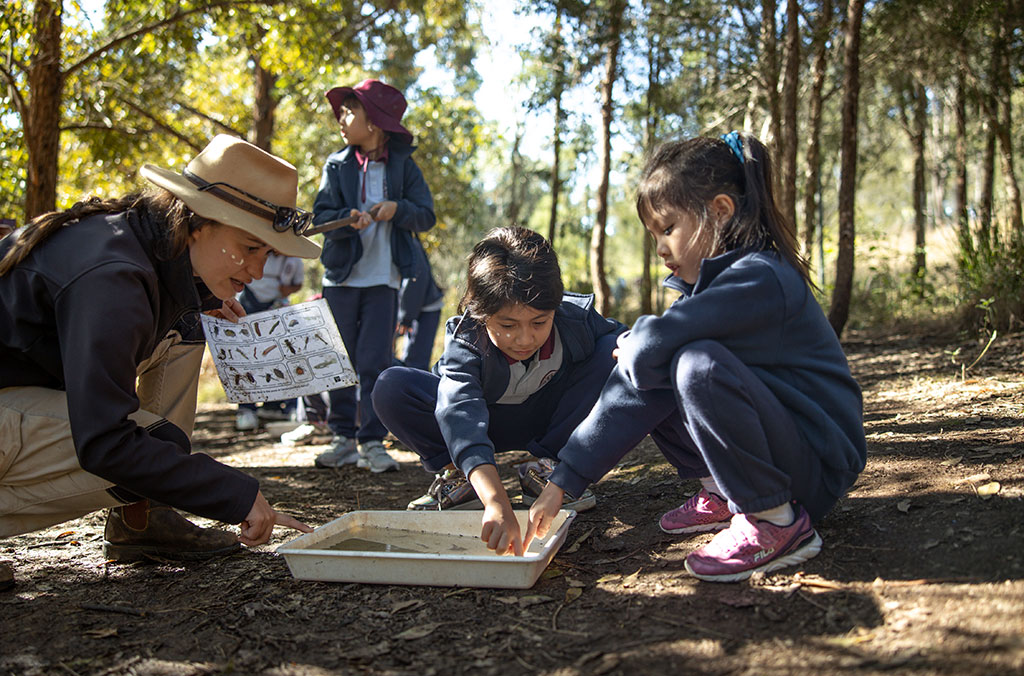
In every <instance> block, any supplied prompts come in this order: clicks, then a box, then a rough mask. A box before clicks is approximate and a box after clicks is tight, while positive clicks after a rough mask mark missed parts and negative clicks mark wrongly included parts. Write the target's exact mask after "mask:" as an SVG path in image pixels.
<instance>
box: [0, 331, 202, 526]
mask: <svg viewBox="0 0 1024 676" xmlns="http://www.w3.org/2000/svg"><path fill="white" fill-rule="evenodd" d="M202 359H203V343H192V342H187V343H186V342H182V340H181V336H180V335H179V334H178V333H177V332H176V331H172V332H171V333H170V334H168V335H167V337H166V338H164V340H162V341H161V342H160V344H158V345H157V347H156V349H155V350H154V351H153V354H152V356H150V358H149V359H148V360H146V361H145V362H143V363H142V364H140V365H139V368H138V383H137V385H136V393H137V394H138V397H139V402H140V406H141V409H140V410H138V411H136V412H135V413H134V414H132V415H131V416H130V418H131V419H132V420H134V421H135V422H136V423H137V424H139V425H140V426H142V427H150V426H153V425H156V424H159V423H161V422H162V421H163V420H169V421H170V422H172V423H174V424H175V425H177V426H178V427H180V428H181V429H182V430H184V432H185V433H186V434H188V435H189V436H191V434H192V426H193V425H194V423H195V415H196V392H197V390H198V387H199V367H200V364H201V362H202ZM112 485H113V484H111V483H110V482H109V481H106V480H104V479H101V478H100V477H98V476H96V475H94V474H89V473H88V472H86V471H85V470H84V469H82V467H81V466H80V465H79V464H78V456H77V454H76V453H75V445H74V442H73V441H72V439H71V424H70V423H69V422H68V403H67V395H66V394H65V393H64V392H62V391H60V390H51V389H47V388H43V387H7V388H3V389H0V537H8V536H11V535H17V534H19V533H27V532H30V531H34V530H39V529H40V528H46V527H47V526H52V525H53V524H57V523H61V522H63V521H68V520H71V519H76V518H78V517H80V516H82V515H84V514H88V513H89V512H93V511H96V510H98V509H103V508H104V507H113V506H115V505H118V504H121V501H119V500H118V499H117V498H115V497H114V496H113V495H111V494H110V493H109V492H107V489H108V488H110V487H111V486H112Z"/></svg>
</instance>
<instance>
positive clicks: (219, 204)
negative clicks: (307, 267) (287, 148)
mask: <svg viewBox="0 0 1024 676" xmlns="http://www.w3.org/2000/svg"><path fill="white" fill-rule="evenodd" d="M139 173H140V174H142V177H143V178H145V179H146V180H148V181H150V182H152V183H155V184H156V185H158V186H160V187H161V188H164V189H165V190H169V191H170V192H172V193H173V194H174V195H175V196H176V197H177V198H178V199H180V200H181V201H182V202H184V203H185V204H186V205H187V206H188V208H189V209H191V210H192V211H194V212H195V213H196V214H198V215H199V216H202V217H203V218H209V219H211V220H214V221H217V222H219V223H223V224H225V225H230V226H232V227H235V228H240V229H242V230H245V231H246V232H248V233H250V234H252V235H254V236H256V237H258V238H259V239H261V240H263V241H264V242H265V243H267V244H268V245H270V246H271V247H272V248H273V249H274V250H276V251H277V252H278V253H281V254H283V255H285V256H299V257H301V258H316V257H317V256H319V255H320V245H319V244H317V243H316V242H314V241H312V240H311V239H309V238H308V237H303V236H301V235H297V234H295V231H294V230H293V229H291V228H288V229H287V230H286V231H284V232H278V231H277V230H275V229H274V225H273V222H274V211H273V210H272V209H271V208H269V207H267V206H266V205H263V204H260V203H259V202H257V201H255V200H253V199H251V198H250V197H249V196H247V195H245V194H244V193H250V194H251V195H254V196H256V197H259V198H260V199H262V200H266V201H267V202H271V203H273V204H275V205H277V206H282V207H288V208H291V209H294V208H295V199H296V196H297V195H298V182H299V176H298V172H297V171H296V170H295V167H294V166H292V165H291V164H289V163H288V162H285V161H284V160H282V159H281V158H279V157H275V156H274V155H271V154H270V153H268V152H266V151H264V150H261V149H260V148H257V147H256V146H254V145H252V144H251V143H248V142H246V141H243V140H242V139H240V138H235V137H234V136H229V135H227V134H219V135H217V136H215V137H214V138H213V140H212V141H210V143H209V145H207V146H206V147H205V148H203V150H202V151H201V152H200V153H199V154H198V155H196V157H195V159H193V160H192V161H191V162H189V163H188V166H187V167H186V168H185V171H184V172H183V173H184V174H185V175H182V174H177V173H175V172H173V171H170V170H168V169H163V168H161V167H156V166H153V165H151V164H146V165H143V167H142V168H141V169H140V170H139ZM189 176H192V177H193V178H189ZM209 183H226V184H227V185H221V186H216V190H208V191H201V190H200V189H199V188H200V187H201V186H202V185H206V184H209ZM232 187H233V188H236V189H237V190H232V189H231V188H232ZM240 191H244V192H240ZM217 192H219V193H220V194H221V195H224V197H221V196H218V195H217V194H216V193H217ZM238 201H241V203H244V204H246V205H247V207H248V208H247V207H244V206H237V205H236V204H232V202H238Z"/></svg>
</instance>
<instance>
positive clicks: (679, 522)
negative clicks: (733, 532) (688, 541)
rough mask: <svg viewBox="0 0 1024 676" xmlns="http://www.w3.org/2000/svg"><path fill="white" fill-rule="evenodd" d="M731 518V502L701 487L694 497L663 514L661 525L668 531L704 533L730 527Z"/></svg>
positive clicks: (662, 528)
mask: <svg viewBox="0 0 1024 676" xmlns="http://www.w3.org/2000/svg"><path fill="white" fill-rule="evenodd" d="M731 518H732V512H730V511H729V504H728V503H727V502H726V501H725V500H724V499H722V498H721V497H720V496H718V495H715V494H714V493H709V492H708V491H707V489H705V488H701V489H700V492H699V493H697V494H696V495H694V496H693V497H692V498H690V499H689V500H687V501H686V502H684V503H683V504H681V505H680V506H678V507H676V508H675V509H673V510H672V511H670V512H665V513H664V514H662V515H661V521H660V523H659V525H660V526H661V530H663V531H665V532H666V533H673V534H675V533H703V532H705V531H711V530H722V529H723V528H728V527H729V519H731Z"/></svg>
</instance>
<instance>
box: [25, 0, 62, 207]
mask: <svg viewBox="0 0 1024 676" xmlns="http://www.w3.org/2000/svg"><path fill="white" fill-rule="evenodd" d="M62 14H63V8H62V6H61V2H60V0H57V2H52V1H51V0H36V3H35V11H34V12H33V16H32V34H33V35H34V36H35V45H34V49H33V55H32V61H31V63H30V64H29V70H28V88H29V92H30V94H29V103H28V117H27V118H26V119H25V120H24V132H25V144H26V146H27V147H28V183H27V185H26V186H25V222H26V223H27V222H28V221H30V220H31V219H33V218H35V217H36V216H38V215H40V214H43V213H46V212H48V211H54V210H55V209H56V208H57V167H58V160H59V157H60V114H61V92H62V90H63V89H64V74H63V73H62V72H61V62H60V57H61V41H60V33H61V15H62Z"/></svg>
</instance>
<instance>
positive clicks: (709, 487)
mask: <svg viewBox="0 0 1024 676" xmlns="http://www.w3.org/2000/svg"><path fill="white" fill-rule="evenodd" d="M700 485H701V486H703V487H704V490H706V491H707V492H708V493H714V494H715V495H717V496H718V497H720V498H724V497H725V494H724V493H722V489H721V488H719V487H718V483H716V482H715V477H713V476H702V477H701V478H700Z"/></svg>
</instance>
